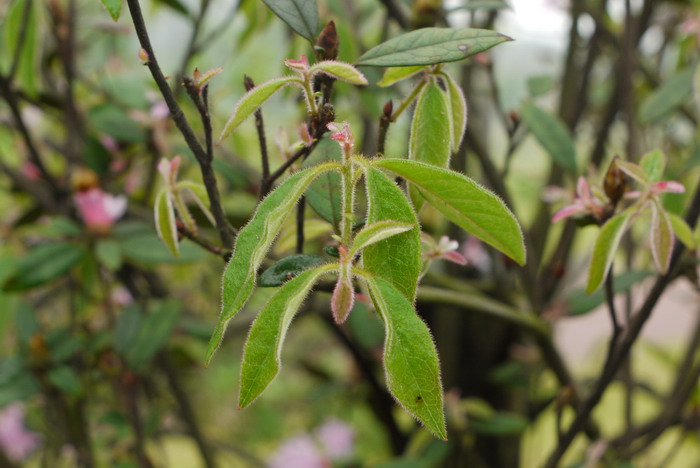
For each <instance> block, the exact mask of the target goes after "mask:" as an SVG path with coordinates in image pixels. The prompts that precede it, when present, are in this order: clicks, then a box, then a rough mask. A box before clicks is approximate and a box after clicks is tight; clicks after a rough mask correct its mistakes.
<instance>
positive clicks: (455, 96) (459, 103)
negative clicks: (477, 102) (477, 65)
mask: <svg viewBox="0 0 700 468" xmlns="http://www.w3.org/2000/svg"><path fill="white" fill-rule="evenodd" d="M442 76H443V77H444V78H445V81H446V82H447V97H448V98H449V103H450V115H451V118H450V130H451V133H452V152H453V153H456V152H457V150H458V149H459V146H460V145H461V144H462V138H463V137H464V131H465V130H466V129H467V100H466V99H465V97H464V92H463V91H462V87H461V86H459V84H457V83H456V82H455V80H453V79H452V77H451V76H450V75H448V74H446V73H444V74H443V75H442Z"/></svg>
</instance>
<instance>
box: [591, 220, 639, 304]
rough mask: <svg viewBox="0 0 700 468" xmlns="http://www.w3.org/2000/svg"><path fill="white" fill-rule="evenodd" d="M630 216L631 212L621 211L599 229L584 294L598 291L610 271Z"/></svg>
mask: <svg viewBox="0 0 700 468" xmlns="http://www.w3.org/2000/svg"><path fill="white" fill-rule="evenodd" d="M631 215H632V211H631V210H629V209H628V210H626V211H623V212H622V213H620V214H618V215H616V216H613V217H612V218H610V219H609V220H607V221H606V222H605V224H603V227H601V228H600V233H598V238H597V239H596V241H595V246H594V247H593V256H592V257H591V266H590V269H589V273H588V285H587V286H586V294H590V293H592V292H593V291H595V290H596V289H598V288H599V287H600V285H601V284H602V283H603V280H605V277H606V276H607V275H608V274H609V273H608V270H610V266H611V265H612V263H613V260H614V259H615V252H616V251H617V246H618V245H620V240H621V239H622V235H623V234H624V233H625V229H626V228H627V224H628V223H629V219H630V216H631Z"/></svg>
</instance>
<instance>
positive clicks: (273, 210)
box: [206, 163, 340, 363]
mask: <svg viewBox="0 0 700 468" xmlns="http://www.w3.org/2000/svg"><path fill="white" fill-rule="evenodd" d="M338 167H340V165H339V164H337V163H325V164H321V165H318V166H315V167H312V168H309V169H304V170H302V171H299V172H297V173H296V174H294V175H293V176H291V177H289V178H288V179H287V180H285V181H284V182H282V184H281V185H280V186H279V187H277V189H275V190H274V191H273V192H272V193H270V194H269V195H268V196H267V197H266V198H265V199H264V200H263V201H262V202H260V204H259V205H258V208H257V209H256V210H255V213H254V214H253V217H252V218H251V220H250V221H249V222H248V224H246V225H245V227H244V228H243V229H241V230H240V232H239V233H238V237H237V238H236V245H235V246H234V250H233V254H232V256H231V260H230V261H229V263H228V265H227V267H226V270H225V271H224V277H223V294H222V296H223V297H222V304H221V315H220V316H219V321H218V323H217V325H216V328H215V329H214V333H213V335H212V337H211V341H210V342H209V348H208V350H207V356H206V362H207V363H209V361H210V360H211V358H212V356H213V355H214V352H215V351H216V349H217V348H218V347H219V344H220V343H221V340H222V339H223V337H224V331H225V330H226V325H227V324H228V322H229V320H231V318H232V317H233V316H234V315H236V314H237V313H238V311H240V310H241V309H242V308H243V306H244V305H245V303H246V302H248V298H249V297H250V295H251V294H252V292H253V288H255V280H256V276H257V271H258V268H259V267H260V264H261V263H262V261H263V259H264V258H265V255H266V254H267V251H268V250H269V249H270V246H271V245H272V242H273V241H274V240H275V238H276V237H277V234H278V233H279V230H280V229H281V228H282V223H284V220H285V219H286V218H287V215H288V214H289V213H290V212H291V211H293V209H292V208H293V207H294V205H296V203H297V201H298V200H299V198H301V196H302V194H303V193H304V192H305V191H306V189H307V188H308V187H309V185H310V184H311V182H313V181H314V179H316V177H318V176H319V175H321V174H323V173H324V172H326V171H330V170H333V169H337V168H338Z"/></svg>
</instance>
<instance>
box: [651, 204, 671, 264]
mask: <svg viewBox="0 0 700 468" xmlns="http://www.w3.org/2000/svg"><path fill="white" fill-rule="evenodd" d="M672 253H673V226H672V225H671V220H669V219H668V215H667V214H666V211H665V210H664V209H663V207H662V206H660V204H659V203H653V204H652V208H651V254H652V257H654V263H656V267H657V268H658V269H659V271H660V272H661V273H666V272H667V271H668V266H669V265H670V264H671V254H672Z"/></svg>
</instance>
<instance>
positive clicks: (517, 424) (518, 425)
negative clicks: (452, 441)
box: [469, 413, 527, 436]
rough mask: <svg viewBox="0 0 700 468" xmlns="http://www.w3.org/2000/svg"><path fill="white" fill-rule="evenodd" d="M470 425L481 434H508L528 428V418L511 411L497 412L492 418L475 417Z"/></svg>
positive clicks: (517, 432)
mask: <svg viewBox="0 0 700 468" xmlns="http://www.w3.org/2000/svg"><path fill="white" fill-rule="evenodd" d="M469 427H470V428H471V429H473V430H474V432H477V433H479V434H487V435H491V436H506V435H514V434H519V433H521V432H522V431H524V430H525V428H527V420H526V419H525V418H523V417H522V416H519V415H517V414H510V413H496V415H495V416H494V417H492V418H490V419H486V420H481V421H480V420H478V419H473V420H471V421H470V422H469Z"/></svg>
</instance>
